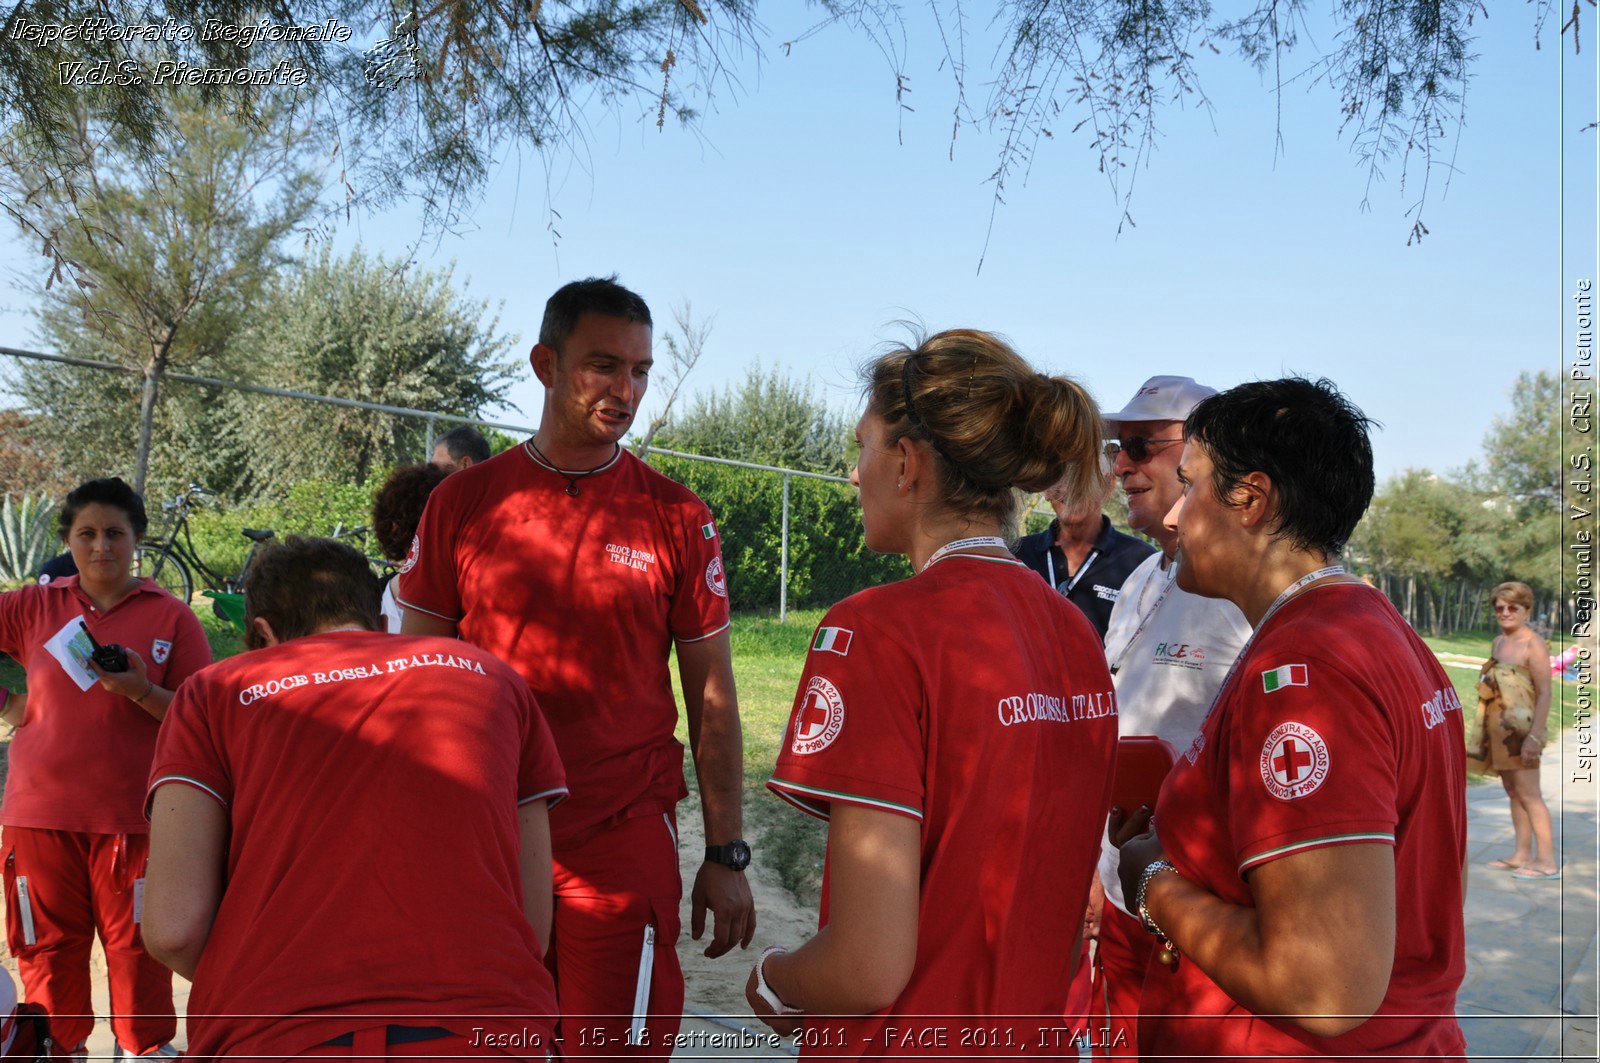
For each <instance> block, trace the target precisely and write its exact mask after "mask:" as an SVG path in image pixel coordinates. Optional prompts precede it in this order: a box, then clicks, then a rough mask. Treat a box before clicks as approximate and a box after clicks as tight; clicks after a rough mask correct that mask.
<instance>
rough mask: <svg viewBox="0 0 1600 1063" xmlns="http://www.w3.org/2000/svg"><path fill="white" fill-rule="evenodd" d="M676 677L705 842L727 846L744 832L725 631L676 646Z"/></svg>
mask: <svg viewBox="0 0 1600 1063" xmlns="http://www.w3.org/2000/svg"><path fill="white" fill-rule="evenodd" d="M678 678H679V680H680V681H681V683H682V686H683V708H684V716H685V717H687V719H688V723H689V749H690V752H691V754H692V755H693V756H694V769H695V774H696V776H697V777H698V778H699V782H700V807H701V813H702V815H703V816H704V819H705V833H706V844H708V845H726V844H727V843H728V842H731V841H734V840H735V839H737V838H741V837H743V832H744V808H743V802H744V732H743V729H742V728H741V726H740V723H739V698H738V695H737V694H736V693H735V692H734V686H733V661H732V653H731V650H730V648H729V645H728V636H727V633H726V632H723V633H722V634H720V635H716V636H713V637H712V638H710V639H707V640H706V641H704V642H693V643H685V644H681V645H679V646H678Z"/></svg>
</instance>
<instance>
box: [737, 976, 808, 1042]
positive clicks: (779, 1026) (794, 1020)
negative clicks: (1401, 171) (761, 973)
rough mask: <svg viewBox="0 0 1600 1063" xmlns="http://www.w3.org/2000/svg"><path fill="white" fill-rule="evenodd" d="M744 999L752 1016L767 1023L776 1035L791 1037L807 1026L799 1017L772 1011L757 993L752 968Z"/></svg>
mask: <svg viewBox="0 0 1600 1063" xmlns="http://www.w3.org/2000/svg"><path fill="white" fill-rule="evenodd" d="M744 999H745V1000H746V1001H747V1002H748V1003H749V1005H750V1014H752V1015H754V1016H755V1017H756V1018H758V1019H760V1020H761V1021H762V1022H764V1023H766V1024H767V1025H768V1026H770V1027H772V1029H773V1030H774V1031H775V1032H776V1033H780V1034H782V1035H783V1036H785V1037H791V1036H793V1035H794V1034H796V1033H798V1032H800V1028H801V1027H802V1026H804V1025H805V1023H804V1021H803V1019H802V1017H801V1016H799V1015H779V1014H778V1013H777V1012H776V1011H774V1010H773V1009H772V1005H771V1004H768V1003H767V1002H766V1001H765V1000H762V999H761V994H760V993H757V992H756V969H755V968H754V967H752V968H750V977H749V979H748V980H746V982H745V984H744Z"/></svg>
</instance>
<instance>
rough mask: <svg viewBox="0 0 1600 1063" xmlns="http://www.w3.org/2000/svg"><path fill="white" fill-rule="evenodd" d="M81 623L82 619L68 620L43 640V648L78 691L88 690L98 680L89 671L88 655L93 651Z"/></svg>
mask: <svg viewBox="0 0 1600 1063" xmlns="http://www.w3.org/2000/svg"><path fill="white" fill-rule="evenodd" d="M82 623H83V618H82V617H73V618H72V619H71V620H68V621H67V622H66V623H65V624H63V625H62V626H61V630H60V631H57V632H56V633H55V634H54V635H51V636H50V637H49V638H48V639H46V640H45V644H44V648H45V649H47V650H49V651H50V656H52V657H54V658H55V659H56V660H57V661H59V662H60V663H61V669H62V671H64V672H66V673H67V674H68V675H70V676H71V677H72V681H73V682H74V683H76V684H78V689H79V690H88V689H89V688H90V687H92V686H94V685H95V684H96V683H98V682H100V679H99V677H98V676H96V675H95V674H94V672H93V671H91V670H90V669H89V654H91V653H93V652H94V649H93V647H91V646H90V645H89V636H88V635H86V634H85V633H84V631H83V628H82V627H81V626H80V625H82Z"/></svg>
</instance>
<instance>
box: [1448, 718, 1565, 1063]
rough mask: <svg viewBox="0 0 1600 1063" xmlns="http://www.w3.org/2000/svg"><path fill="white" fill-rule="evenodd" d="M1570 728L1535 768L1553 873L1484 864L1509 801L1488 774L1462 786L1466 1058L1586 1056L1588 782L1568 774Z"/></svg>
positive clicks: (1461, 1007) (1499, 838)
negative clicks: (1539, 770) (1548, 876)
mask: <svg viewBox="0 0 1600 1063" xmlns="http://www.w3.org/2000/svg"><path fill="white" fill-rule="evenodd" d="M1589 733H1590V734H1591V735H1592V734H1593V733H1594V732H1593V731H1592V730H1591V731H1590V732H1589ZM1577 734H1578V732H1577V731H1574V730H1571V729H1569V730H1567V731H1566V733H1565V734H1564V735H1563V736H1562V742H1561V745H1560V748H1559V751H1557V750H1552V752H1555V753H1556V754H1557V755H1556V757H1555V760H1554V763H1552V764H1549V765H1547V766H1546V767H1545V769H1544V774H1543V781H1544V792H1545V799H1546V800H1547V801H1549V802H1550V814H1551V816H1552V817H1553V818H1554V820H1555V829H1556V844H1557V846H1558V847H1559V848H1561V849H1562V853H1563V859H1564V863H1565V866H1564V868H1563V870H1562V877H1561V878H1560V879H1559V880H1555V881H1543V882H1529V881H1521V880H1518V879H1515V878H1513V877H1512V876H1511V874H1510V873H1509V872H1506V871H1496V870H1491V869H1489V868H1486V867H1484V866H1483V865H1484V864H1485V863H1487V862H1488V861H1490V860H1493V859H1495V858H1497V857H1504V856H1509V855H1511V850H1512V849H1513V848H1514V845H1513V843H1512V833H1511V806H1510V804H1509V803H1508V802H1507V800H1506V797H1505V791H1504V790H1503V789H1502V788H1501V787H1500V785H1499V784H1498V783H1490V784H1487V785H1483V786H1474V787H1470V788H1469V789H1468V790H1467V866H1468V868H1469V871H1468V879H1467V907H1466V921H1467V977H1466V980H1465V981H1464V982H1463V983H1462V985H1461V993H1460V995H1459V997H1458V998H1457V1009H1458V1011H1459V1012H1460V1014H1461V1024H1462V1027H1463V1028H1464V1029H1465V1030H1466V1033H1467V1047H1468V1050H1469V1051H1470V1052H1471V1053H1472V1057H1473V1059H1475V1060H1478V1059H1482V1060H1490V1059H1517V1060H1522V1059H1528V1060H1535V1059H1586V1060H1593V1059H1594V1058H1595V1047H1596V1046H1595V1014H1596V1010H1597V1004H1596V993H1597V989H1596V983H1595V966H1596V956H1595V928H1596V911H1597V908H1596V901H1597V897H1596V865H1595V847H1596V822H1597V821H1596V816H1595V783H1594V781H1593V778H1592V777H1591V778H1590V779H1589V780H1587V781H1585V780H1582V779H1575V778H1574V776H1576V775H1580V774H1582V773H1581V772H1579V771H1578V770H1577V769H1578V767H1579V765H1580V761H1579V757H1578V745H1577ZM1593 753H1594V750H1593V749H1592V748H1591V749H1590V750H1589V755H1590V757H1591V758H1592V757H1593ZM1588 763H1589V765H1591V766H1593V765H1594V761H1593V759H1591V760H1589V762H1588Z"/></svg>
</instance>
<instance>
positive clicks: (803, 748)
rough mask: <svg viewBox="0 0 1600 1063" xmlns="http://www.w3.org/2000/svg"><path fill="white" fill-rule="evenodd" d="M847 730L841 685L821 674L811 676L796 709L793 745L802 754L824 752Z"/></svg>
mask: <svg viewBox="0 0 1600 1063" xmlns="http://www.w3.org/2000/svg"><path fill="white" fill-rule="evenodd" d="M842 730H844V698H842V697H840V696H839V688H838V687H836V686H834V685H833V684H832V683H830V682H829V681H828V680H826V679H824V678H823V677H822V676H820V675H814V676H812V677H811V682H809V683H807V684H806V690H805V693H804V694H802V695H800V704H799V706H798V707H797V708H796V709H795V710H794V740H793V741H792V742H790V743H789V748H790V749H792V750H794V752H795V753H796V754H797V755H799V756H805V755H806V754H808V753H820V752H822V751H823V750H824V749H827V748H828V747H829V746H831V745H833V740H834V739H835V738H838V737H839V732H840V731H842Z"/></svg>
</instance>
